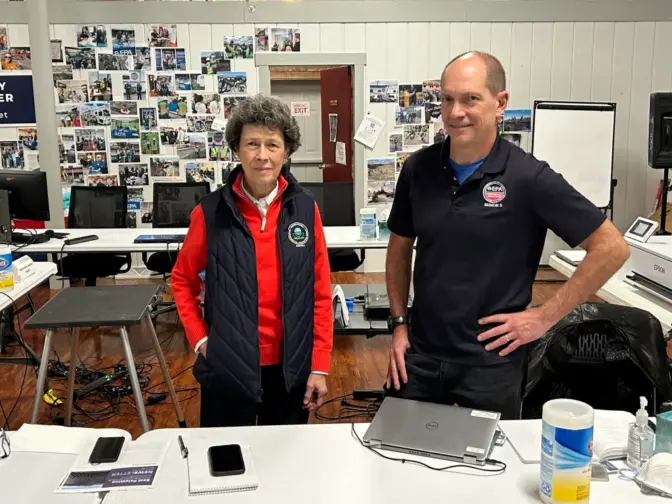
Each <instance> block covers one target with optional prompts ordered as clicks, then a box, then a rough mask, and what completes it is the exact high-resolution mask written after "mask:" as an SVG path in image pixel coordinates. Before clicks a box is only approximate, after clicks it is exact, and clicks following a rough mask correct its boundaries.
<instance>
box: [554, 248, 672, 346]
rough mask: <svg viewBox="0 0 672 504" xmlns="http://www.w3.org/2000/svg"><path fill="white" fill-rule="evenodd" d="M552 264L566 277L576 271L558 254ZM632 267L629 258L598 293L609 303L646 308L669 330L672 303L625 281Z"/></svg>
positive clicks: (671, 318) (671, 321)
mask: <svg viewBox="0 0 672 504" xmlns="http://www.w3.org/2000/svg"><path fill="white" fill-rule="evenodd" d="M549 264H550V266H551V267H552V268H553V269H554V270H556V271H558V272H559V273H562V274H563V275H564V276H566V277H568V278H569V277H571V276H572V275H573V274H574V271H576V267H575V266H572V265H571V264H569V263H567V262H565V261H563V260H562V259H560V258H559V257H558V256H557V255H555V254H553V255H552V256H551V258H550V261H549ZM631 271H632V268H631V267H630V261H629V260H628V261H627V262H626V263H625V264H624V265H623V267H622V268H621V269H620V270H618V271H617V272H616V273H615V274H614V276H612V277H611V278H610V279H609V280H608V281H607V283H605V284H604V285H603V286H602V288H601V289H600V290H599V291H597V295H598V296H599V297H601V298H602V299H604V300H605V301H606V302H608V303H612V304H619V305H623V306H633V307H635V308H640V309H642V310H646V311H648V312H649V313H651V315H653V316H654V317H656V318H657V319H658V320H659V321H660V324H661V326H662V327H663V332H665V333H666V332H667V331H669V330H670V328H671V327H672V304H669V303H666V302H665V301H662V300H660V299H658V298H656V297H655V296H652V295H651V294H648V293H647V292H644V291H642V290H640V289H638V288H636V287H633V286H632V285H630V284H628V283H625V282H624V281H623V279H624V278H625V276H626V275H628V274H630V272H631Z"/></svg>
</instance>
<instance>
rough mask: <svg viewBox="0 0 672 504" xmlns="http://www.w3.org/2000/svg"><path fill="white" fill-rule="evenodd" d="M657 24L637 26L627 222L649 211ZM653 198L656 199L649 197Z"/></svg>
mask: <svg viewBox="0 0 672 504" xmlns="http://www.w3.org/2000/svg"><path fill="white" fill-rule="evenodd" d="M654 35H655V23H637V24H636V25H635V41H634V52H633V58H632V75H633V76H634V77H635V78H633V79H632V88H631V91H630V124H629V126H630V128H629V140H628V145H629V148H628V168H627V170H628V185H627V191H626V196H625V201H626V205H627V212H626V215H625V222H626V223H627V222H631V221H633V220H634V219H635V218H636V217H638V216H639V215H641V213H642V212H643V211H644V210H645V202H646V201H647V199H648V198H647V194H646V179H647V172H648V171H649V170H650V168H649V167H648V161H647V158H648V156H647V150H646V149H647V146H648V140H649V95H650V94H651V76H652V74H653V42H654ZM648 200H649V201H652V199H648Z"/></svg>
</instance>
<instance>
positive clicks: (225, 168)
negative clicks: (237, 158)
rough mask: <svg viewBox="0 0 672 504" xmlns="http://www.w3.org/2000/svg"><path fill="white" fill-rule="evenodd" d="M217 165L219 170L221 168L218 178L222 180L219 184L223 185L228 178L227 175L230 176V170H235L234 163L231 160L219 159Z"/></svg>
mask: <svg viewBox="0 0 672 504" xmlns="http://www.w3.org/2000/svg"><path fill="white" fill-rule="evenodd" d="M219 166H220V170H221V174H220V180H221V181H222V184H221V185H224V184H226V183H227V181H228V180H229V177H230V176H231V172H232V171H233V170H235V168H236V163H233V162H231V161H220V162H219Z"/></svg>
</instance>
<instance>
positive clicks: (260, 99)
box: [225, 94, 301, 157]
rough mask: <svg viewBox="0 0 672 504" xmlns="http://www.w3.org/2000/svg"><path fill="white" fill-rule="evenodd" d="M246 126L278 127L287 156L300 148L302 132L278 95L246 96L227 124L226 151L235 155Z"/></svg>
mask: <svg viewBox="0 0 672 504" xmlns="http://www.w3.org/2000/svg"><path fill="white" fill-rule="evenodd" d="M246 124H251V125H258V126H266V127H267V128H271V129H274V128H277V129H279V130H280V131H281V132H282V135H283V137H284V139H285V150H286V151H287V157H289V156H291V155H292V154H294V153H295V152H296V151H297V149H298V148H299V147H300V146H301V131H300V129H299V125H298V123H297V122H296V119H294V117H292V113H291V111H290V110H289V106H288V105H287V104H286V103H285V102H283V101H282V100H281V99H280V98H278V97H277V96H266V95H264V94H256V95H252V96H248V97H247V98H245V99H244V100H243V101H242V102H240V103H238V105H236V106H235V107H233V110H232V111H231V117H230V118H229V120H228V121H227V123H226V132H225V138H226V143H227V144H228V146H229V148H231V150H233V151H234V152H238V146H239V145H240V137H241V135H242V134H243V126H245V125H246Z"/></svg>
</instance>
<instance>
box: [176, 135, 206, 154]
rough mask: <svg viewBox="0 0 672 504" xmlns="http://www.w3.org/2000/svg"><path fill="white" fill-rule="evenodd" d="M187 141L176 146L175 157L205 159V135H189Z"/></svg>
mask: <svg viewBox="0 0 672 504" xmlns="http://www.w3.org/2000/svg"><path fill="white" fill-rule="evenodd" d="M187 142H188V143H187V144H186V145H184V146H181V147H178V148H177V157H179V158H180V159H206V158H207V157H208V155H207V149H206V144H205V135H202V134H192V135H189V137H188V139H187Z"/></svg>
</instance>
